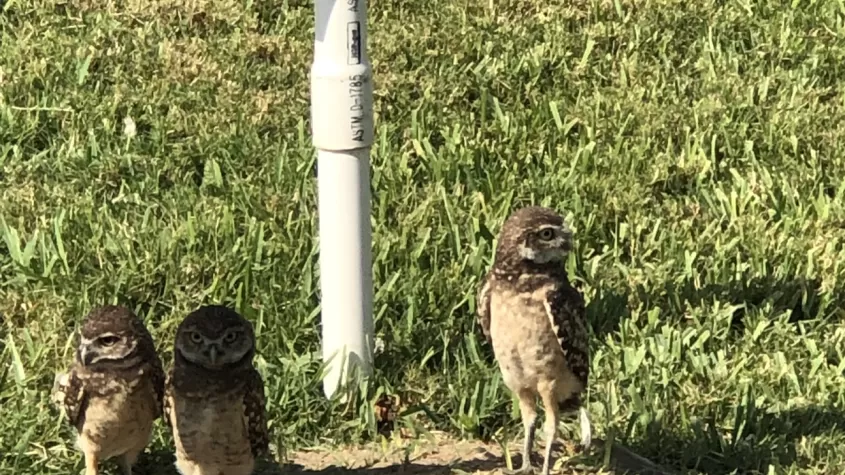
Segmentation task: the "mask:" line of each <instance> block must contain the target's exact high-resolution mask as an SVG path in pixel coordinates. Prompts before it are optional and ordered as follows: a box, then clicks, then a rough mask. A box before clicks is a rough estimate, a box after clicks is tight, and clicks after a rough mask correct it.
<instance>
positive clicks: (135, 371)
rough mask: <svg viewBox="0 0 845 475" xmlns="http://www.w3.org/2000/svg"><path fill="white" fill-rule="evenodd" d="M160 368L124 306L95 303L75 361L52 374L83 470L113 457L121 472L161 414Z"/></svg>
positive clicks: (91, 472) (128, 468) (93, 470)
mask: <svg viewBox="0 0 845 475" xmlns="http://www.w3.org/2000/svg"><path fill="white" fill-rule="evenodd" d="M163 394H164V372H163V371H162V368H161V361H160V360H159V358H158V355H156V352H155V346H154V344H153V339H152V337H151V336H150V333H149V332H148V331H147V329H146V327H145V326H144V324H143V322H141V320H140V319H139V318H138V317H137V316H135V314H134V313H132V312H131V311H130V310H129V309H127V308H125V307H118V306H105V307H99V308H95V309H94V310H92V311H91V313H89V314H88V316H87V317H86V318H85V321H84V322H83V324H82V329H81V332H80V338H79V346H78V347H77V350H76V361H75V362H74V364H73V366H72V367H71V368H70V370H69V371H68V372H67V373H65V374H60V375H57V376H56V380H55V382H54V385H53V393H52V399H53V401H54V402H55V403H56V405H57V406H59V408H60V409H63V410H64V412H65V414H66V415H67V418H68V420H69V421H70V423H71V424H72V425H73V426H74V427H75V428H76V430H77V439H76V444H77V446H78V447H79V449H80V450H81V451H82V453H83V454H84V455H85V475H96V474H97V473H98V470H97V466H98V464H99V462H100V461H102V460H106V459H109V458H112V457H117V459H118V463H119V464H120V467H121V469H122V470H123V473H124V474H125V475H131V474H132V465H133V464H134V463H135V460H136V459H137V458H138V455H139V454H140V453H141V452H142V451H143V450H144V447H146V445H147V443H148V442H149V440H150V434H151V433H152V430H153V422H154V421H155V420H156V419H157V418H158V417H159V416H160V415H161V410H162V398H163Z"/></svg>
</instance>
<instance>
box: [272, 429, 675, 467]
mask: <svg viewBox="0 0 845 475" xmlns="http://www.w3.org/2000/svg"><path fill="white" fill-rule="evenodd" d="M604 446H605V444H604V443H603V442H602V441H601V440H598V441H596V443H595V445H594V448H593V449H592V450H591V451H590V454H576V453H575V452H576V450H574V449H572V448H565V447H557V450H555V455H554V457H555V466H554V470H553V473H555V474H596V475H598V474H620V473H626V471H627V473H641V474H655V475H658V474H659V475H669V474H670V473H671V472H669V471H667V470H665V469H662V468H660V467H657V466H655V465H653V464H651V463H650V462H649V461H647V460H645V459H642V458H639V457H638V456H636V455H635V454H633V453H631V452H629V451H627V450H626V449H624V448H622V447H619V446H614V447H613V449H612V450H611V454H610V468H605V467H603V463H602V462H601V461H602V460H603V458H604V457H603V453H604V451H605V450H604ZM508 451H509V452H510V459H511V465H512V467H518V466H519V465H520V464H521V463H522V458H521V457H522V455H521V454H520V453H519V449H518V446H517V445H516V444H514V445H513V446H509V447H508ZM504 452H505V451H504V449H503V448H502V447H501V446H499V445H498V444H485V443H482V442H479V441H469V440H459V439H454V438H451V437H448V436H446V435H442V434H433V435H430V436H428V437H426V438H424V439H415V440H409V439H408V440H399V441H391V442H386V443H385V444H383V445H380V444H368V445H363V446H357V447H345V448H328V447H326V448H314V449H308V450H303V451H299V452H296V453H292V454H288V460H287V463H286V464H285V466H284V467H283V469H282V470H283V471H284V472H285V473H295V474H300V475H318V474H319V475H334V474H354V475H390V474H403V475H404V474H408V475H422V474H426V475H428V474H432V475H439V474H452V473H455V474H462V473H467V474H469V473H471V474H494V473H495V474H502V473H503V469H505V468H507V465H506V463H507V462H506V461H507V458H508V457H507V456H506V454H505V453H504ZM541 454H542V445H541V444H538V445H537V446H536V447H535V450H534V453H533V456H532V462H533V463H534V465H535V467H536V468H537V473H539V472H540V470H539V468H540V467H541V465H542V458H541V457H542V455H541ZM265 473H270V472H265Z"/></svg>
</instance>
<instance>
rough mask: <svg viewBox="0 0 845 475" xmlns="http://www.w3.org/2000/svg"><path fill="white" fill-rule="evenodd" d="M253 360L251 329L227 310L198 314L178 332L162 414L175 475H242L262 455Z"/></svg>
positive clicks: (260, 390)
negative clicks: (168, 430) (170, 434)
mask: <svg viewBox="0 0 845 475" xmlns="http://www.w3.org/2000/svg"><path fill="white" fill-rule="evenodd" d="M254 355H255V333H254V331H253V328H252V324H250V322H249V321H247V320H246V319H245V318H243V317H242V316H240V315H239V314H238V313H236V312H235V311H233V310H231V309H229V308H226V307H222V306H217V305H212V306H206V307H201V308H200V309H198V310H196V311H194V312H193V313H191V314H189V315H188V316H187V317H185V319H184V320H183V321H182V323H181V324H180V325H179V328H178V329H177V331H176V342H175V345H174V350H173V368H172V369H171V370H170V374H169V375H168V379H167V385H166V393H165V401H164V411H165V419H166V420H167V422H168V423H169V425H170V427H171V429H172V430H173V439H174V442H175V444H176V468H177V469H178V470H179V472H180V473H181V474H182V475H248V474H250V473H252V471H253V468H254V466H255V459H256V457H258V456H259V455H261V454H263V453H266V452H267V450H268V443H269V438H268V434H267V421H266V417H265V414H264V383H263V382H262V380H261V376H260V375H259V374H258V371H256V370H255V368H254V367H253V365H252V359H253V356H254Z"/></svg>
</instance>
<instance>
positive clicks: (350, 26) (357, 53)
mask: <svg viewBox="0 0 845 475" xmlns="http://www.w3.org/2000/svg"><path fill="white" fill-rule="evenodd" d="M346 64H361V22H360V21H350V22H349V23H347V24H346Z"/></svg>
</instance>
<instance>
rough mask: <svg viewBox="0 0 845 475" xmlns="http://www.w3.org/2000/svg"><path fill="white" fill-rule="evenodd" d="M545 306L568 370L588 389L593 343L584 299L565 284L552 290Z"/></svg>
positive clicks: (547, 295) (545, 301)
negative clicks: (591, 342)
mask: <svg viewBox="0 0 845 475" xmlns="http://www.w3.org/2000/svg"><path fill="white" fill-rule="evenodd" d="M543 305H544V306H545V307H546V314H548V316H549V321H550V322H551V324H552V329H554V332H555V336H557V342H558V344H560V349H561V350H563V357H564V359H566V363H567V366H569V370H570V371H572V373H573V374H574V375H575V377H577V378H578V379H579V380H580V381H581V382H582V383H583V384H584V386H586V385H587V379H588V378H589V376H590V340H589V334H588V333H587V318H586V313H587V312H586V309H585V307H584V298H583V297H582V296H581V293H580V292H578V290H576V289H575V288H573V287H572V286H571V285H569V283H566V284H563V285H560V286H557V287H556V288H554V289H553V290H550V291H549V292H548V293H547V294H546V300H544V301H543Z"/></svg>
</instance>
